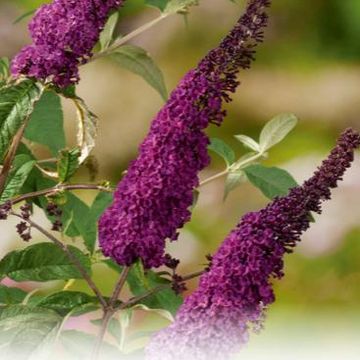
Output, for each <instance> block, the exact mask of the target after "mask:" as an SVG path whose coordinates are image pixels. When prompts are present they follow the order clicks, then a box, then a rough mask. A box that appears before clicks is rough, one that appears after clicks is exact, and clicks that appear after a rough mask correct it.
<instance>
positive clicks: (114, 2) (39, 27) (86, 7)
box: [11, 0, 124, 87]
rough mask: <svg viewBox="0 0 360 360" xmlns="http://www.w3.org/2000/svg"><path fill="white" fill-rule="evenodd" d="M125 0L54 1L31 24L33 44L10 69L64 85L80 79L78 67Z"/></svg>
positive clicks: (16, 72)
mask: <svg viewBox="0 0 360 360" xmlns="http://www.w3.org/2000/svg"><path fill="white" fill-rule="evenodd" d="M123 2H124V0H106V1H104V0H54V1H53V2H52V3H50V4H45V5H42V6H41V7H40V8H39V9H38V10H37V12H36V14H35V16H34V17H33V19H32V20H31V22H30V24H29V31H30V35H31V38H32V40H33V43H32V44H31V45H28V46H26V47H24V48H23V49H22V50H21V51H20V53H19V54H18V55H17V56H16V57H15V58H14V60H13V61H12V64H11V71H12V74H13V75H14V76H15V77H18V76H20V75H25V76H28V77H34V78H36V79H38V80H42V81H45V80H47V81H52V82H53V83H54V84H56V85H58V86H60V87H64V86H68V85H71V84H74V83H76V82H78V80H79V71H78V67H79V65H81V64H84V63H86V62H87V61H88V59H89V58H90V57H91V56H92V50H93V47H94V46H95V44H96V43H97V41H98V40H99V36H100V32H101V31H102V30H103V28H104V25H105V23H106V21H107V19H108V17H109V15H110V13H111V11H113V10H115V9H116V8H118V7H119V6H121V5H122V4H123Z"/></svg>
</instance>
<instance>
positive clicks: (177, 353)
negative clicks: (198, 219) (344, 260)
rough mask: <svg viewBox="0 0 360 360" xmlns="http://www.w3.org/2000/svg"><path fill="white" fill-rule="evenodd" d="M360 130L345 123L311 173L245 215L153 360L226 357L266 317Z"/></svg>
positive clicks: (156, 340)
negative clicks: (289, 257) (287, 264)
mask: <svg viewBox="0 0 360 360" xmlns="http://www.w3.org/2000/svg"><path fill="white" fill-rule="evenodd" d="M359 144H360V135H359V134H358V133H356V132H354V131H353V130H351V129H348V130H346V131H345V132H344V133H343V134H342V135H341V137H340V138H339V140H338V143H337V146H336V147H335V149H334V150H333V151H332V152H331V154H330V156H329V157H328V159H327V160H325V161H324V162H323V163H322V165H321V167H320V168H319V169H318V170H317V171H316V172H315V174H314V175H313V177H312V178H310V179H309V180H307V181H306V182H305V183H304V184H303V185H302V186H299V187H296V188H293V189H292V190H291V191H290V193H289V195H287V196H285V197H282V198H277V199H275V200H274V201H273V202H272V203H270V204H269V205H268V206H267V207H266V208H264V209H262V210H260V211H259V212H252V213H249V214H247V215H245V216H244V217H243V218H242V220H241V221H240V223H239V224H238V226H237V227H236V228H235V229H234V230H233V231H232V232H231V233H230V234H229V235H228V237H227V238H226V239H225V241H224V242H223V244H222V245H221V246H220V248H219V250H218V251H217V253H216V254H215V256H214V257H213V260H212V263H211V266H210V270H209V271H208V272H206V273H204V274H203V275H202V277H201V278H200V283H199V287H198V289H197V290H196V291H195V292H194V293H193V294H192V295H190V296H189V297H188V298H187V299H186V300H185V302H184V304H183V305H182V307H181V308H180V310H179V312H178V314H177V316H176V319H175V322H174V323H173V324H171V325H170V326H169V327H168V328H166V329H164V330H162V331H160V332H159V333H157V334H156V335H155V336H154V337H153V338H152V340H151V342H150V344H149V345H148V347H147V360H155V359H156V360H170V359H171V360H185V359H192V360H200V359H201V360H202V359H204V360H205V359H217V360H219V359H227V358H228V356H229V354H230V353H232V352H234V351H236V350H238V349H239V347H240V346H241V345H242V344H243V343H244V342H246V340H247V337H248V330H249V327H251V326H253V327H254V326H255V327H257V326H258V325H259V323H261V319H262V315H263V309H264V307H265V306H267V305H269V304H271V303H272V302H273V301H274V293H273V289H272V284H271V279H272V278H281V277H282V276H283V257H284V254H285V253H289V252H291V251H292V248H293V247H294V246H295V245H296V243H297V242H298V241H299V240H300V236H301V234H302V233H303V232H304V231H305V230H306V229H307V228H308V227H309V222H310V217H309V215H310V212H311V211H314V212H317V213H320V212H321V208H320V204H321V202H322V201H323V200H328V199H330V189H331V188H335V187H336V186H337V181H338V180H341V179H342V176H343V174H344V172H345V170H346V169H347V168H348V167H349V166H350V163H351V162H352V160H353V156H354V149H355V148H356V147H358V146H359Z"/></svg>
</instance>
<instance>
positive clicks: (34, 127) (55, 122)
mask: <svg viewBox="0 0 360 360" xmlns="http://www.w3.org/2000/svg"><path fill="white" fill-rule="evenodd" d="M25 138H26V139H28V140H30V141H34V142H36V143H38V144H42V145H45V146H47V147H48V148H49V149H50V151H51V153H52V154H53V155H55V156H56V155H57V153H58V151H59V150H61V149H63V148H64V147H65V133H64V124H63V111H62V107H61V101H60V97H59V95H58V94H56V93H55V92H53V91H45V92H44V94H43V95H42V96H41V98H40V100H39V101H38V103H37V104H36V105H35V109H34V112H33V113H32V114H31V117H30V121H29V124H28V125H27V127H26V130H25Z"/></svg>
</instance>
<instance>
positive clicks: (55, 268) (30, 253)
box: [0, 243, 91, 282]
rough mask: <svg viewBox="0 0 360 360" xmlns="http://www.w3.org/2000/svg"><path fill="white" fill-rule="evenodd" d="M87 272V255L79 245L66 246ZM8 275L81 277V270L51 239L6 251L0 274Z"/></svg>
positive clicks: (16, 277) (14, 277) (27, 278)
mask: <svg viewBox="0 0 360 360" xmlns="http://www.w3.org/2000/svg"><path fill="white" fill-rule="evenodd" d="M68 249H69V250H70V251H71V252H72V253H73V254H74V255H75V256H76V257H77V259H78V260H79V262H80V263H81V264H82V265H83V267H84V268H85V269H86V271H87V272H88V273H91V262H90V259H89V258H88V257H87V256H85V255H84V254H83V253H82V252H81V251H80V250H79V249H78V248H76V247H74V246H70V245H69V246H68ZM5 276H8V277H9V278H10V279H12V280H15V281H40V282H42V281H49V280H68V279H82V275H81V273H80V272H79V271H78V269H77V268H76V267H74V265H73V263H72V262H71V261H70V260H69V259H68V257H67V255H66V254H65V253H64V252H63V250H61V249H60V248H59V247H58V246H56V245H55V244H52V243H39V244H35V245H31V246H28V247H27V248H25V249H23V250H15V251H12V252H10V253H8V254H7V255H6V256H5V257H4V258H3V259H2V260H1V261H0V278H4V277H5Z"/></svg>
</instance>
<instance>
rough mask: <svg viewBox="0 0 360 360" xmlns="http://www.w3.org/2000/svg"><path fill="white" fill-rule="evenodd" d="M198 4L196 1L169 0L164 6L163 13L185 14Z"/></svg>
mask: <svg viewBox="0 0 360 360" xmlns="http://www.w3.org/2000/svg"><path fill="white" fill-rule="evenodd" d="M198 3H199V1H198V0H170V1H169V2H168V3H167V5H166V8H165V10H164V13H166V14H175V13H184V12H185V13H186V12H187V11H188V10H189V7H190V6H193V5H197V4H198Z"/></svg>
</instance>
